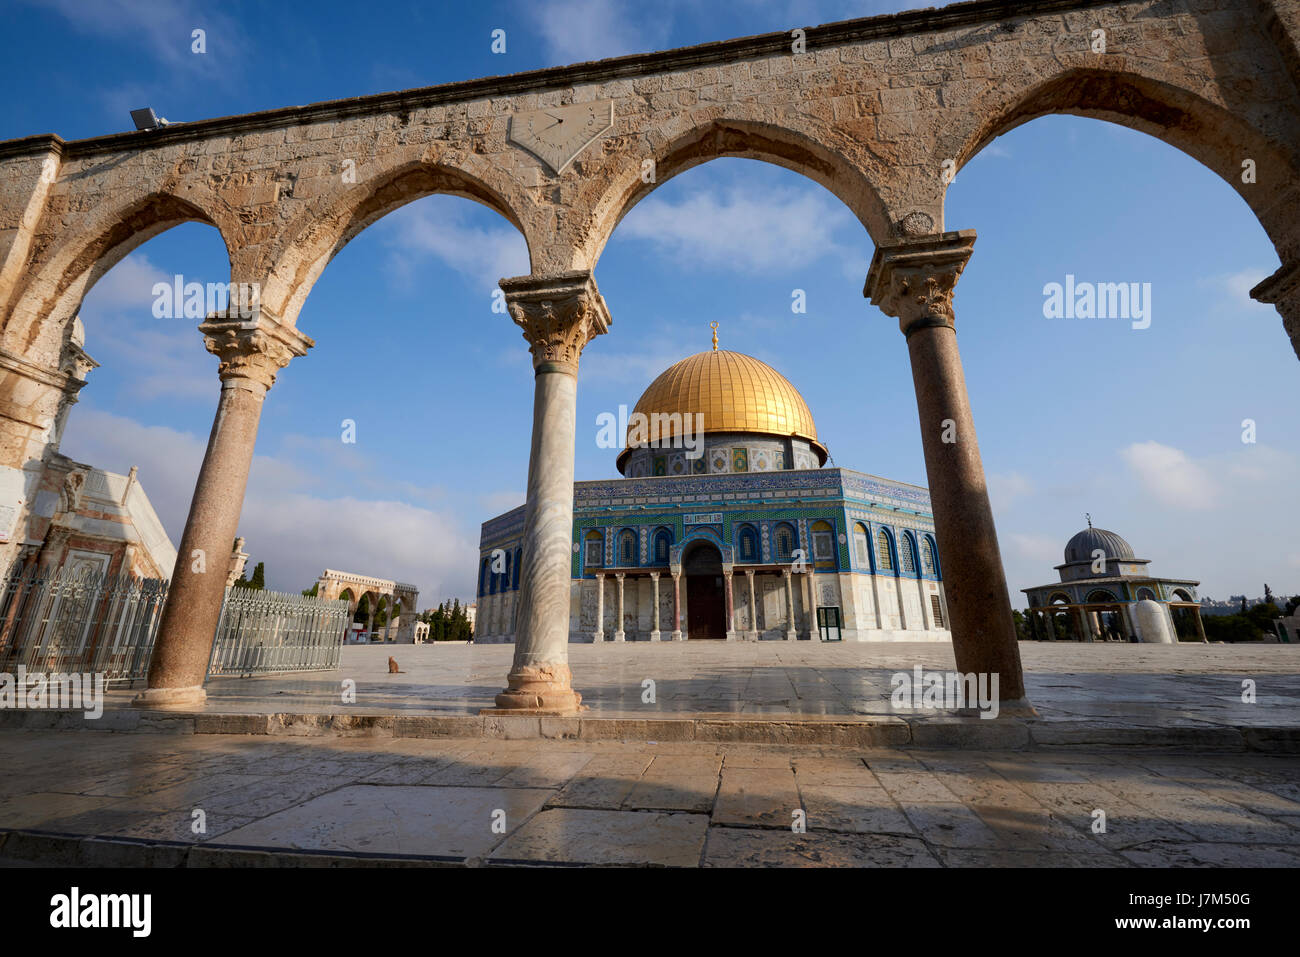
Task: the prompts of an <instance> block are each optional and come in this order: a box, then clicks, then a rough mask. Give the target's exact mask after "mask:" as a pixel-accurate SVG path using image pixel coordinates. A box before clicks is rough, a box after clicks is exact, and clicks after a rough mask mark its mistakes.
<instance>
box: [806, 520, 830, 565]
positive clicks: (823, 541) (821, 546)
mask: <svg viewBox="0 0 1300 957" xmlns="http://www.w3.org/2000/svg"><path fill="white" fill-rule="evenodd" d="M808 534H809V537H811V538H812V551H813V553H812V558H813V562H814V563H816V564H818V565H833V564H835V529H834V527H833V526H832V525H831V523H830V522H813V524H812V528H810V529H809V530H808Z"/></svg>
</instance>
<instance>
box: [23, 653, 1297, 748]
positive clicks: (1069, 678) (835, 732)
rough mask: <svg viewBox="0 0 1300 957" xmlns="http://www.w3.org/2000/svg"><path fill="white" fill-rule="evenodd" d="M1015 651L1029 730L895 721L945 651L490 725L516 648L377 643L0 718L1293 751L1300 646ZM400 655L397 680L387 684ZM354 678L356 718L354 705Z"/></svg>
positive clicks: (633, 694) (819, 663)
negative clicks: (187, 687)
mask: <svg viewBox="0 0 1300 957" xmlns="http://www.w3.org/2000/svg"><path fill="white" fill-rule="evenodd" d="M1020 650H1021V655H1022V658H1023V660H1024V665H1025V672H1026V684H1027V686H1028V693H1029V697H1030V701H1031V702H1032V704H1033V705H1034V707H1035V708H1036V709H1037V712H1038V714H1037V717H1033V718H1030V719H1026V720H1021V719H1018V718H1013V717H1008V716H1003V717H1002V718H1000V719H999V720H997V721H988V720H981V719H978V718H974V717H956V716H954V715H953V714H952V712H949V711H943V710H939V711H934V710H926V711H913V710H898V709H896V708H895V707H894V705H893V702H891V700H890V694H891V691H892V688H893V686H892V684H891V676H892V675H894V674H895V673H898V672H906V673H911V672H912V669H913V668H914V667H916V666H918V665H919V666H921V667H922V668H924V669H925V670H927V671H950V670H953V669H954V668H955V665H954V662H953V657H952V648H951V646H950V645H948V644H945V643H876V644H872V643H845V644H838V643H822V642H817V643H815V644H814V643H810V642H807V641H802V642H758V643H735V644H723V643H717V642H709V643H700V642H686V643H673V642H668V643H661V644H658V643H657V644H650V643H635V644H621V645H616V644H612V643H611V644H604V645H572V646H570V656H571V658H570V660H571V665H572V667H573V672H574V684H575V686H576V687H577V688H578V689H579V690H580V691H581V692H582V694H583V701H584V704H586V705H589V706H590V710H589V711H587V712H584V713H583V715H582V716H581V717H580V718H579V717H574V718H549V719H548V718H542V719H540V720H539V719H538V718H536V717H533V718H523V717H512V718H508V719H502V718H499V717H479V715H478V712H479V710H480V709H482V708H484V707H490V706H491V704H492V699H493V695H494V694H495V693H496V692H497V691H499V690H500V689H501V688H502V687H503V686H504V676H505V674H506V673H507V671H508V670H509V667H510V661H511V655H512V653H513V648H512V647H511V646H509V645H420V646H414V645H381V646H352V647H346V648H344V649H343V656H342V661H341V666H340V668H339V669H338V670H337V671H331V672H314V673H308V674H299V675H277V676H269V677H260V678H249V679H215V680H212V681H210V682H209V683H208V686H207V687H208V700H207V702H206V704H204V705H203V706H201V707H200V708H199V709H197V710H191V711H187V712H184V713H182V714H180V715H177V714H175V713H173V714H169V715H160V714H149V713H142V712H140V711H138V710H134V709H132V708H131V707H130V703H131V699H132V697H133V696H134V694H135V691H133V690H131V689H128V688H125V687H119V688H117V690H114V691H112V692H110V693H109V695H108V702H107V708H108V712H107V713H106V714H105V716H104V717H103V718H102V719H100V720H97V721H91V722H82V720H81V718H80V716H79V715H69V716H67V719H66V720H56V717H55V716H52V715H50V714H49V713H39V712H15V711H0V728H24V729H40V728H51V727H78V726H84V727H86V728H91V729H95V730H110V731H127V730H173V731H181V732H192V731H199V732H221V733H232V732H233V733H257V734H266V733H322V732H330V733H355V732H358V731H363V732H366V733H372V734H383V735H389V736H399V737H401V736H442V737H470V736H475V735H483V736H487V737H550V738H566V737H576V738H584V739H609V738H614V739H623V740H626V739H632V738H636V739H640V740H649V739H655V740H711V741H745V742H750V743H789V744H797V743H802V744H836V745H858V746H885V745H902V746H908V745H912V746H920V747H952V746H957V747H984V748H994V749H1003V748H1023V747H1039V746H1041V747H1061V746H1068V747H1108V746H1112V745H1124V746H1129V745H1140V746H1147V747H1150V746H1155V747H1184V746H1187V747H1197V748H1200V749H1202V750H1204V749H1221V750H1263V751H1291V752H1297V751H1300V645H1276V644H1269V645H1202V644H1183V645H1130V644H1074V643H1065V642H1062V643H1037V642H1027V643H1022V644H1021V646H1020ZM389 655H393V656H394V657H396V659H397V661H398V663H399V665H400V666H401V668H402V670H403V672H404V673H402V674H395V675H390V674H389V673H388V668H387V662H388V657H389ZM1247 679H1248V680H1250V681H1252V682H1253V683H1254V686H1255V693H1256V698H1255V701H1254V702H1250V703H1247V702H1244V701H1243V700H1242V690H1243V682H1244V681H1246V680H1247ZM345 680H351V681H353V682H355V685H356V701H355V703H344V702H343V699H342V694H341V690H342V686H343V682H344V681H345ZM648 681H652V682H653V691H654V698H653V700H646V699H647V698H648V695H647V694H646V692H647V688H648V685H647V682H648ZM223 716H225V717H223Z"/></svg>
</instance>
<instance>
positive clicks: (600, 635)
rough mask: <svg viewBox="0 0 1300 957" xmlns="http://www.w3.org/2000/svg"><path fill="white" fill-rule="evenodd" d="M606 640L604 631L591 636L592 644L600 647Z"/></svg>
mask: <svg viewBox="0 0 1300 957" xmlns="http://www.w3.org/2000/svg"><path fill="white" fill-rule="evenodd" d="M604 640H605V633H604V632H603V631H598V632H596V633H595V634H594V635H592V636H591V641H592V644H596V645H598V644H600V643H601V642H602V641H604Z"/></svg>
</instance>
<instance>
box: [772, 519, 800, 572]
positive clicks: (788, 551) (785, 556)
mask: <svg viewBox="0 0 1300 957" xmlns="http://www.w3.org/2000/svg"><path fill="white" fill-rule="evenodd" d="M772 537H773V539H774V540H775V541H776V559H777V561H780V562H788V561H790V559H792V558H793V557H794V549H795V541H796V539H795V534H794V527H793V526H791V525H787V524H786V523H785V522H782V523H781V524H780V525H778V526H777V527H776V534H775V535H773V536H772Z"/></svg>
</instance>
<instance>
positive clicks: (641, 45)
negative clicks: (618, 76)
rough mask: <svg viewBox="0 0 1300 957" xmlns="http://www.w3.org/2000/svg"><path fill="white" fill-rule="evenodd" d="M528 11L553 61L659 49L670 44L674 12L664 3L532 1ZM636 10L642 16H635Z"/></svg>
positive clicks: (613, 0)
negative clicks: (542, 2) (669, 38)
mask: <svg viewBox="0 0 1300 957" xmlns="http://www.w3.org/2000/svg"><path fill="white" fill-rule="evenodd" d="M526 9H527V11H528V14H529V18H530V19H531V21H532V23H533V26H534V27H535V29H536V30H537V32H538V34H539V35H540V36H541V38H542V43H543V44H544V47H545V54H546V59H547V62H548V64H550V65H560V64H569V63H581V62H584V61H587V60H604V59H608V58H609V57H616V56H623V55H625V54H628V53H645V52H648V51H651V50H658V49H660V48H661V47H663V46H665V45H666V44H667V41H668V37H669V33H670V30H671V27H672V12H671V10H669V9H668V6H667V5H666V4H663V3H659V4H633V3H626V2H618V0H552V2H550V3H545V4H541V3H529V4H528V5H527V7H526ZM635 14H640V15H641V16H640V17H636V18H635V19H634V15H635Z"/></svg>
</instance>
